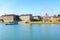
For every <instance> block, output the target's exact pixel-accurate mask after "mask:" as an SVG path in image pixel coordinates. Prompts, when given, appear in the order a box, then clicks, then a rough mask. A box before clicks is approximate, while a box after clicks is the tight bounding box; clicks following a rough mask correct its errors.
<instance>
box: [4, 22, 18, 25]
mask: <svg viewBox="0 0 60 40" xmlns="http://www.w3.org/2000/svg"><path fill="white" fill-rule="evenodd" d="M15 24H18V22H8V23H6V24H5V25H15Z"/></svg>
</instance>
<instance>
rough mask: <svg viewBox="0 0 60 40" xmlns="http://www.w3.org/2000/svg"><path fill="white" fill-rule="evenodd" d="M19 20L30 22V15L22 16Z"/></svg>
mask: <svg viewBox="0 0 60 40" xmlns="http://www.w3.org/2000/svg"><path fill="white" fill-rule="evenodd" d="M19 18H20V20H21V21H26V22H30V21H31V20H32V14H22V15H20V16H19Z"/></svg>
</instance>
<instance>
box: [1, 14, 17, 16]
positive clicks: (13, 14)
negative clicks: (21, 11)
mask: <svg viewBox="0 0 60 40" xmlns="http://www.w3.org/2000/svg"><path fill="white" fill-rule="evenodd" d="M2 16H18V15H15V14H5V15H2Z"/></svg>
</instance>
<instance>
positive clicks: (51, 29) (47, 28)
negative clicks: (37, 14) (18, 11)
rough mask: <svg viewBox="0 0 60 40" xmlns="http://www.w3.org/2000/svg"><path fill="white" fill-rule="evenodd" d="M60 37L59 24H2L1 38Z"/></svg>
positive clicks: (43, 39)
mask: <svg viewBox="0 0 60 40" xmlns="http://www.w3.org/2000/svg"><path fill="white" fill-rule="evenodd" d="M50 39H51V40H56V39H60V25H59V24H19V25H4V24H0V40H50Z"/></svg>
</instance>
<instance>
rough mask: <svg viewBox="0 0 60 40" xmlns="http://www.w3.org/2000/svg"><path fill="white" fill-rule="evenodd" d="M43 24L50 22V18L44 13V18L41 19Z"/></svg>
mask: <svg viewBox="0 0 60 40" xmlns="http://www.w3.org/2000/svg"><path fill="white" fill-rule="evenodd" d="M42 21H43V22H49V21H50V16H48V14H47V13H46V14H45V16H43V17H42Z"/></svg>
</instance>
